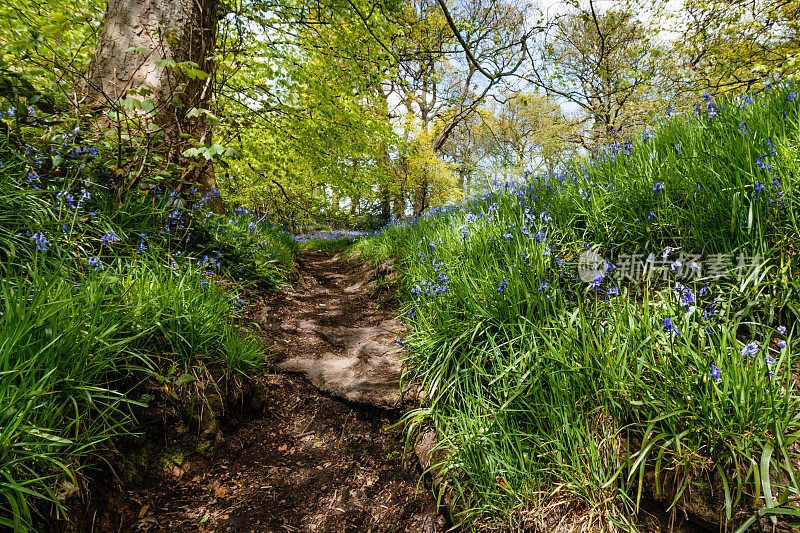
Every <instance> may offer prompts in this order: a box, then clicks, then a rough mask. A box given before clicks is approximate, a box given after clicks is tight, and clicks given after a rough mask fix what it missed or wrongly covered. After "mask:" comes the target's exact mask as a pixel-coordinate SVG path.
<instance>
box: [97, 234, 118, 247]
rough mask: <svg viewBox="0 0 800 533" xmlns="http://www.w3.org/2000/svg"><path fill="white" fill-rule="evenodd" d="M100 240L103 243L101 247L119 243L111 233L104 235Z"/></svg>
mask: <svg viewBox="0 0 800 533" xmlns="http://www.w3.org/2000/svg"><path fill="white" fill-rule="evenodd" d="M100 240H101V241H102V242H103V246H109V245H110V244H111V243H112V242H119V239H118V238H117V236H116V235H114V234H113V233H106V234H105V235H103V236H102V237H100Z"/></svg>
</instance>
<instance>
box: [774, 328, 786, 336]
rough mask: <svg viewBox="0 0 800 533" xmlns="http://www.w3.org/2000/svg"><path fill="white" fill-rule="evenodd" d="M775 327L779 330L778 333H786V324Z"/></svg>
mask: <svg viewBox="0 0 800 533" xmlns="http://www.w3.org/2000/svg"><path fill="white" fill-rule="evenodd" d="M775 329H776V330H777V332H778V333H780V334H781V335H786V326H778V327H777V328H775Z"/></svg>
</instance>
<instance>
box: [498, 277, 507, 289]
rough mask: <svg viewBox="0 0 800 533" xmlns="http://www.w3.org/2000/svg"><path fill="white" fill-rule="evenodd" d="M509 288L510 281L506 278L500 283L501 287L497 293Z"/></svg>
mask: <svg viewBox="0 0 800 533" xmlns="http://www.w3.org/2000/svg"><path fill="white" fill-rule="evenodd" d="M507 286H508V280H507V279H506V278H503V281H501V282H500V286H499V287H498V288H497V292H503V291H505V290H506V287H507Z"/></svg>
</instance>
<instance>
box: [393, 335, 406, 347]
mask: <svg viewBox="0 0 800 533" xmlns="http://www.w3.org/2000/svg"><path fill="white" fill-rule="evenodd" d="M394 342H396V343H397V344H398V345H400V346H405V345H406V343H405V342H403V339H402V338H401V337H397V338H396V339H395V340H394Z"/></svg>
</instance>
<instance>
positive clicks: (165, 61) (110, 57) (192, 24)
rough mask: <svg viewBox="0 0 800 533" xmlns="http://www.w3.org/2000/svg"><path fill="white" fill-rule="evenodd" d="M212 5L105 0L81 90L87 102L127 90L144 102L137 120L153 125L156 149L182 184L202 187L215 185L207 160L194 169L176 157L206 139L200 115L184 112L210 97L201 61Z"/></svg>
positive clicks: (211, 43)
mask: <svg viewBox="0 0 800 533" xmlns="http://www.w3.org/2000/svg"><path fill="white" fill-rule="evenodd" d="M218 7H219V0H108V3H107V6H106V15H105V21H104V23H103V29H102V31H101V32H100V36H99V37H98V40H97V49H96V54H95V56H96V57H95V60H94V63H93V64H92V66H91V68H90V71H89V73H88V76H87V87H86V97H87V103H88V104H90V105H93V106H98V105H99V106H103V107H116V102H117V100H118V99H120V98H125V97H126V96H127V95H128V94H129V93H131V92H134V93H138V95H139V96H138V98H140V99H149V100H150V101H151V102H152V103H153V104H154V106H155V110H154V111H153V112H152V113H151V114H149V115H148V114H145V113H144V112H142V113H141V118H143V121H144V122H145V127H146V128H148V127H149V128H150V131H152V130H153V126H156V129H160V130H161V132H162V133H163V140H159V142H158V144H157V145H156V146H162V145H163V146H164V148H163V150H161V149H159V150H158V152H159V153H160V155H162V156H163V157H165V158H166V161H168V162H170V163H173V164H175V165H176V168H177V169H179V170H180V171H181V173H182V174H181V181H182V182H189V183H191V184H195V185H198V186H200V187H201V188H204V189H206V190H210V189H212V188H213V187H214V186H215V181H214V172H213V168H212V166H211V164H210V163H208V162H205V163H204V164H203V165H199V166H198V165H197V164H194V161H190V160H188V159H186V158H185V157H183V155H182V154H183V152H184V151H185V150H186V149H187V148H190V147H192V146H193V145H194V144H195V143H199V144H210V143H211V128H210V125H209V124H208V122H207V121H206V120H204V115H203V114H202V113H192V114H193V115H196V116H192V117H189V116H187V113H189V111H190V110H192V109H193V108H197V109H203V108H205V106H206V102H207V101H208V99H209V97H210V96H211V88H212V87H211V83H212V80H213V79H214V76H213V69H214V63H213V60H209V59H208V58H209V57H211V56H212V55H213V54H214V49H215V41H216V31H217V20H218V13H217V9H218ZM170 60H171V61H170ZM173 62H174V63H173ZM176 64H177V65H176ZM142 89H144V90H142ZM145 131H147V130H145ZM200 159H203V158H200ZM178 187H179V188H180V184H178Z"/></svg>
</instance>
